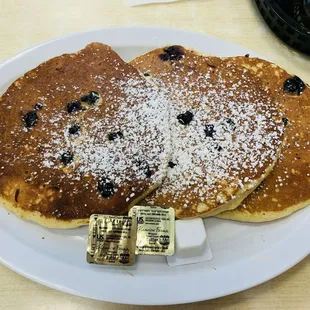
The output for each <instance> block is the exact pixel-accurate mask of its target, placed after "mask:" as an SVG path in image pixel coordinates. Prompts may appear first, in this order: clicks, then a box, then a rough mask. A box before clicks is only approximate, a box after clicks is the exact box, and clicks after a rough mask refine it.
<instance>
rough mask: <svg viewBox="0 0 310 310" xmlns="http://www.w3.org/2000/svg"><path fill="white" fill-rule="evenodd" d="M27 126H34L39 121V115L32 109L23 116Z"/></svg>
mask: <svg viewBox="0 0 310 310" xmlns="http://www.w3.org/2000/svg"><path fill="white" fill-rule="evenodd" d="M23 119H24V122H25V126H26V127H27V128H30V127H33V126H35V125H36V124H37V122H38V119H39V118H38V115H37V112H36V111H30V112H28V113H27V114H26V115H24V117H23Z"/></svg>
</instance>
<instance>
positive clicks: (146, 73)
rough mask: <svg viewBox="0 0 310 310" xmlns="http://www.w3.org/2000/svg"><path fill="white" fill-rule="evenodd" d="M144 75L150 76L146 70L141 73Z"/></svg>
mask: <svg viewBox="0 0 310 310" xmlns="http://www.w3.org/2000/svg"><path fill="white" fill-rule="evenodd" d="M143 75H144V76H150V75H151V74H150V73H148V72H145V73H143Z"/></svg>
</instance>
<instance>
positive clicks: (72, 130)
mask: <svg viewBox="0 0 310 310" xmlns="http://www.w3.org/2000/svg"><path fill="white" fill-rule="evenodd" d="M79 131H80V126H79V125H77V124H74V125H72V126H71V127H70V128H69V134H71V135H75V134H76V133H78V132H79Z"/></svg>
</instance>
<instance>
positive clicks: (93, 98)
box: [81, 91, 100, 104]
mask: <svg viewBox="0 0 310 310" xmlns="http://www.w3.org/2000/svg"><path fill="white" fill-rule="evenodd" d="M99 99H100V95H99V93H97V92H96V91H91V92H89V93H88V94H87V95H86V96H83V97H81V101H82V102H86V103H88V104H95V103H96V102H98V100H99Z"/></svg>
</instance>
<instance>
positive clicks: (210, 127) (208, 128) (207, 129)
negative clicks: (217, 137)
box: [204, 124, 215, 138]
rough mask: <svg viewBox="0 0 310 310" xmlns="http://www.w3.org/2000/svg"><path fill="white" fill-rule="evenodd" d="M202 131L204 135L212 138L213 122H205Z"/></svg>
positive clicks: (213, 131)
mask: <svg viewBox="0 0 310 310" xmlns="http://www.w3.org/2000/svg"><path fill="white" fill-rule="evenodd" d="M204 132H205V134H206V137H210V138H213V135H214V133H215V130H214V125H213V124H207V125H206V127H205V130H204Z"/></svg>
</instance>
